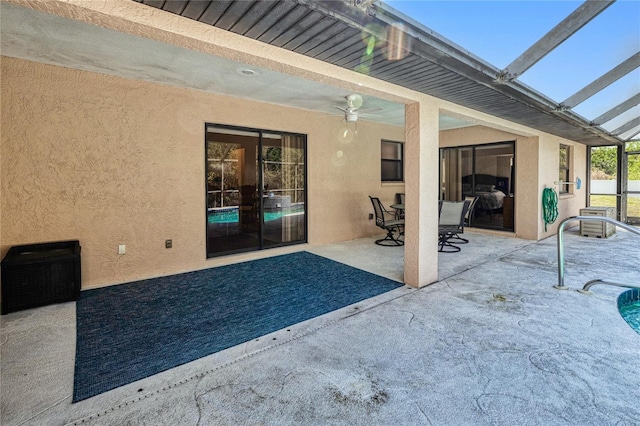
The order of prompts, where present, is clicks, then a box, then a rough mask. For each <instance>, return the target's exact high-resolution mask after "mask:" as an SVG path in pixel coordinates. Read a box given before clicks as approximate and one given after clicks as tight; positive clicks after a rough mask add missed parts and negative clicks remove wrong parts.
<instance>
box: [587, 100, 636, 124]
mask: <svg viewBox="0 0 640 426" xmlns="http://www.w3.org/2000/svg"><path fill="white" fill-rule="evenodd" d="M638 104H640V93H637V94H635V95H634V96H632V97H630V98H629V99H627V100H626V101H624V102H622V103H621V104H620V105H618V106H615V107H613V108H611V109H610V110H609V111H607V112H605V113H604V114H602V115H600V116H599V117H596V118H594V119H593V121H592V122H591V124H592V125H594V126H599V125H601V124H604V123H606V122H607V121H609V120H611V119H613V118H615V117H617V116H619V115H620V114H622V113H623V112H625V111H628V110H630V109H631V108H633V107H634V106H636V105H638Z"/></svg>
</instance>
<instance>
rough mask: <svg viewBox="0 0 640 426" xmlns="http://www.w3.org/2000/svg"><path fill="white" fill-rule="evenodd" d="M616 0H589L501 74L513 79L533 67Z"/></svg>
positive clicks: (505, 77) (507, 78)
mask: <svg viewBox="0 0 640 426" xmlns="http://www.w3.org/2000/svg"><path fill="white" fill-rule="evenodd" d="M614 2H615V0H608V1H600V0H587V1H585V2H584V3H583V4H581V5H580V6H579V7H578V8H577V9H576V10H574V11H573V12H572V13H571V14H570V15H569V16H567V17H566V18H565V19H564V20H562V22H560V23H559V24H558V25H556V26H555V27H554V28H553V29H552V30H551V31H549V32H548V33H547V34H545V35H544V36H543V37H542V38H541V39H540V40H538V41H537V42H535V43H534V44H533V46H531V47H530V48H528V49H527V50H526V51H525V52H524V53H523V54H522V55H520V56H519V57H518V58H516V59H515V60H514V61H513V62H511V63H510V64H509V65H508V66H507V67H506V68H505V69H504V71H502V73H501V75H502V76H503V78H504V79H506V80H513V79H515V78H517V77H518V76H520V75H522V73H524V72H525V71H526V70H528V69H529V68H531V67H532V66H533V65H534V64H536V63H537V62H538V61H539V60H540V59H542V58H544V57H545V56H546V55H547V54H548V53H549V52H551V51H552V50H553V49H555V48H556V47H558V45H560V43H562V42H564V41H565V40H566V39H568V38H569V37H571V36H572V35H573V34H574V33H575V32H576V31H578V30H579V29H580V28H582V27H584V26H585V25H586V24H588V23H589V21H591V20H592V19H593V18H595V17H596V16H597V15H598V14H599V13H600V12H602V11H603V10H605V9H606V8H607V7H609V6H611V5H612V4H613V3H614Z"/></svg>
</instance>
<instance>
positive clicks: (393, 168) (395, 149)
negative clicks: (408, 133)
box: [380, 140, 404, 182]
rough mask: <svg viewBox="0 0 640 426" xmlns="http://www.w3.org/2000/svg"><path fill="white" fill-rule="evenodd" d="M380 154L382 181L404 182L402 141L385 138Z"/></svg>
mask: <svg viewBox="0 0 640 426" xmlns="http://www.w3.org/2000/svg"><path fill="white" fill-rule="evenodd" d="M380 154H381V155H380V158H381V161H382V164H381V167H380V170H381V178H382V181H383V182H402V181H403V180H404V146H403V144H402V142H393V141H385V140H383V141H382V143H381V150H380Z"/></svg>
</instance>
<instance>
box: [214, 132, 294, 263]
mask: <svg viewBox="0 0 640 426" xmlns="http://www.w3.org/2000/svg"><path fill="white" fill-rule="evenodd" d="M206 153H207V164H206V170H207V176H206V185H207V257H213V256H220V255H224V254H231V253H237V252H244V251H252V250H260V249H263V248H269V247H277V246H282V245H287V244H295V243H302V242H306V210H305V206H306V203H305V201H306V190H305V187H306V179H305V177H306V168H305V167H306V166H305V158H306V149H305V137H304V135H291V134H284V133H277V132H263V131H261V130H253V129H241V128H232V127H228V126H216V125H208V126H207V131H206Z"/></svg>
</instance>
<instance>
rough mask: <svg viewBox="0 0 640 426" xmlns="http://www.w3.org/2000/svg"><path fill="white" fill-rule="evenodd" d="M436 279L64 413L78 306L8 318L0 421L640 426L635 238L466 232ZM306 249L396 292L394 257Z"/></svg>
mask: <svg viewBox="0 0 640 426" xmlns="http://www.w3.org/2000/svg"><path fill="white" fill-rule="evenodd" d="M465 236H467V237H468V238H469V240H470V243H469V244H466V245H465V246H463V247H462V251H461V252H460V253H456V254H440V256H439V261H438V262H439V268H438V273H439V281H438V282H437V283H435V284H433V285H430V286H427V287H425V288H423V289H420V290H416V289H413V288H409V287H407V286H402V287H400V288H398V289H397V290H394V291H391V292H389V293H385V294H383V295H380V296H378V297H375V298H372V299H368V300H366V301H363V302H361V303H358V304H356V305H352V306H349V307H346V308H343V309H340V310H338V311H335V312H331V313H329V314H327V315H324V316H322V317H318V318H314V319H312V320H309V321H306V322H304V323H300V324H296V325H295V326H292V327H289V328H287V329H284V330H280V331H278V332H275V333H272V334H270V335H267V336H264V337H262V338H260V339H256V340H253V341H250V342H247V343H245V344H242V345H239V346H236V347H233V348H230V349H228V350H225V351H223V352H219V353H216V354H213V355H210V356H208V357H205V358H202V359H200V360H197V361H194V362H192V363H189V364H186V365H183V366H180V367H177V368H174V369H171V370H169V371H166V372H163V373H160V374H157V375H155V376H152V377H149V378H146V379H144V380H140V381H138V382H135V383H131V384H129V385H127V386H123V387H121V388H118V389H115V390H113V391H110V392H106V393H104V394H101V395H98V396H96V397H93V398H89V399H87V400H85V401H81V402H78V403H75V404H72V403H71V395H72V392H73V367H74V356H75V303H65V304H59V305H52V306H47V307H42V308H38V309H32V310H28V311H22V312H16V313H12V314H9V315H4V316H2V317H1V318H0V319H1V321H2V324H1V340H0V342H1V369H2V371H1V376H0V379H1V388H0V389H1V390H0V391H1V399H2V405H1V409H2V413H1V418H0V423H1V424H2V425H5V426H14V425H62V424H94V425H139V424H147V425H197V424H198V425H293V424H295V425H300V424H305V425H308V424H313V425H319V424H340V425H342V424H344V425H374V424H375V425H387V424H395V425H420V424H425V425H427V424H428V425H514V424H518V425H588V424H589V425H590V424H597V425H632V424H640V406H639V405H638V396H639V393H638V392H639V391H638V390H639V389H640V334H638V333H636V332H635V331H634V330H633V329H632V328H631V327H630V326H629V325H628V324H627V323H626V322H625V321H624V320H623V319H622V317H621V316H620V314H619V312H618V310H617V306H616V298H617V296H618V294H620V293H621V292H623V291H624V289H621V288H616V287H610V286H604V285H598V286H595V287H593V289H592V290H593V291H594V293H595V294H594V295H592V296H587V295H583V294H580V293H578V292H577V291H575V290H576V289H578V288H581V287H582V285H583V284H584V283H585V282H586V281H588V280H590V279H594V278H603V279H604V278H606V279H609V280H612V281H619V282H628V283H635V284H638V283H640V266H639V265H640V251H639V250H638V247H639V244H638V241H639V240H638V238H637V236H635V235H633V234H630V233H627V232H624V231H618V232H617V233H616V234H615V235H614V236H612V237H611V238H609V239H606V240H604V239H593V238H587V237H580V236H579V235H577V229H571V230H569V231H567V232H566V259H567V262H566V280H565V284H566V285H567V286H568V287H570V288H571V289H570V290H568V291H567V290H556V289H554V288H553V285H554V284H556V283H557V263H556V256H557V254H556V239H555V237H552V238H548V239H546V240H543V241H540V242H537V243H536V242H531V241H524V240H518V239H515V238H508V237H499V236H491V235H485V234H480V233H474V232H465ZM307 250H308V251H310V252H313V253H316V254H319V255H323V256H326V257H328V258H332V259H334V260H338V261H341V262H343V263H346V264H349V265H352V266H355V267H358V268H361V269H366V270H369V271H371V272H374V273H377V274H380V275H383V276H386V277H389V278H391V279H395V280H398V281H401V280H402V267H403V266H402V262H403V259H402V257H403V249H402V248H401V247H399V248H396V247H394V248H386V247H378V246H376V245H374V244H373V239H362V240H356V241H350V242H347V243H344V244H336V245H328V246H322V247H312V248H307Z"/></svg>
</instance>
